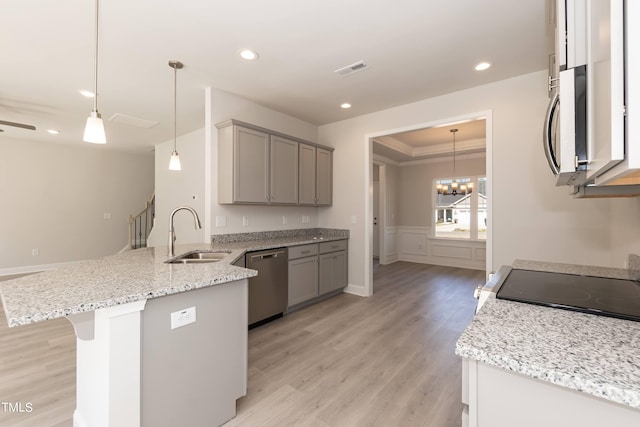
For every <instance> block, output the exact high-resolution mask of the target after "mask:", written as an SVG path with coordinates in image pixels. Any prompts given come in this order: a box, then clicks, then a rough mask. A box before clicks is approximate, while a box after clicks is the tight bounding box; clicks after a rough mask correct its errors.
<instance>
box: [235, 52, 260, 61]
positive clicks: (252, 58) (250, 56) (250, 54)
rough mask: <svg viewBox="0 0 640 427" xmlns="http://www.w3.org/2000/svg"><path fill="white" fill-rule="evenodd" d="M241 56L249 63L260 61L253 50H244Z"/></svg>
mask: <svg viewBox="0 0 640 427" xmlns="http://www.w3.org/2000/svg"><path fill="white" fill-rule="evenodd" d="M239 54H240V57H242V59H246V60H247V61H255V60H256V59H258V54H257V53H256V52H254V51H252V50H251V49H242V50H240V52H239Z"/></svg>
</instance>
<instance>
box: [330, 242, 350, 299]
mask: <svg viewBox="0 0 640 427" xmlns="http://www.w3.org/2000/svg"><path fill="white" fill-rule="evenodd" d="M332 273H333V278H332V287H333V289H331V290H335V289H342V288H344V287H345V286H347V252H346V251H340V252H334V253H333V271H332Z"/></svg>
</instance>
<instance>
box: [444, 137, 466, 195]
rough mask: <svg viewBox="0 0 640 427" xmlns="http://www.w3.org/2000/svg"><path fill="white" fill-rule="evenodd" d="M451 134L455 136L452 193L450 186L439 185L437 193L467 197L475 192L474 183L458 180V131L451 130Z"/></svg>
mask: <svg viewBox="0 0 640 427" xmlns="http://www.w3.org/2000/svg"><path fill="white" fill-rule="evenodd" d="M449 132H451V133H452V134H453V175H452V177H451V193H449V184H438V185H437V186H436V191H437V192H438V194H444V195H446V194H452V195H453V196H457V195H458V194H461V195H463V196H464V195H466V194H471V193H472V192H473V183H472V182H469V183H466V182H465V183H458V181H457V180H456V132H458V129H451V130H450V131H449Z"/></svg>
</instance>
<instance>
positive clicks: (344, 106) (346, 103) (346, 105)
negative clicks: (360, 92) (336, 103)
mask: <svg viewBox="0 0 640 427" xmlns="http://www.w3.org/2000/svg"><path fill="white" fill-rule="evenodd" d="M340 108H344V109H345V110H346V109H347V108H351V104H349V103H348V102H345V103H343V104H342V105H340Z"/></svg>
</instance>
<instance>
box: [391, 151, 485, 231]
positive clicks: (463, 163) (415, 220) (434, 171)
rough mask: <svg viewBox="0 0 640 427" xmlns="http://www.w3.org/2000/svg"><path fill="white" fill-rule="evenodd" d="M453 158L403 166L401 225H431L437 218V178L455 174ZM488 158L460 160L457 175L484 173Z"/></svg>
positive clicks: (399, 186) (399, 192) (399, 206)
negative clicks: (434, 199) (434, 193)
mask: <svg viewBox="0 0 640 427" xmlns="http://www.w3.org/2000/svg"><path fill="white" fill-rule="evenodd" d="M451 162H452V160H450V159H445V160H443V161H441V162H437V163H435V162H434V163H431V162H430V163H422V164H415V165H407V166H402V167H400V168H398V169H399V180H398V181H399V183H398V190H399V191H398V214H399V220H398V225H400V226H407V227H412V226H413V227H415V226H419V227H431V226H432V225H433V224H431V218H433V212H432V210H433V207H432V206H431V203H432V199H433V197H432V196H433V194H432V192H433V190H432V188H433V180H434V179H437V178H447V177H450V176H451V173H452V163H451ZM485 163H486V159H485V158H484V157H482V158H480V159H464V160H462V159H459V158H457V159H456V175H458V176H463V175H472V176H473V175H478V176H479V175H484V174H485V169H486V168H485Z"/></svg>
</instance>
